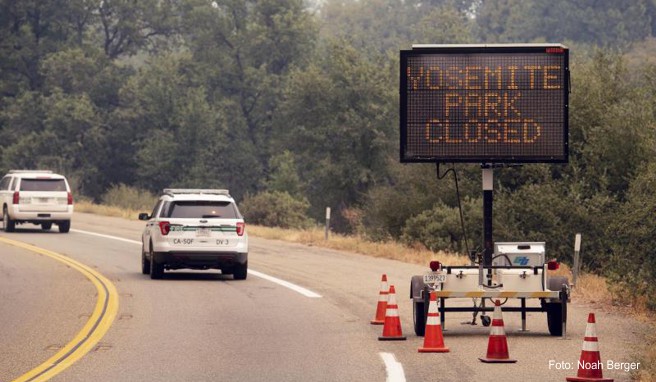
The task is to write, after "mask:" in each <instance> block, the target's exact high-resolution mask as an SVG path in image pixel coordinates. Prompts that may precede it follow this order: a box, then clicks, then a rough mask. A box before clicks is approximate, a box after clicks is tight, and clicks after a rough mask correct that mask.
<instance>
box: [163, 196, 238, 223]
mask: <svg viewBox="0 0 656 382" xmlns="http://www.w3.org/2000/svg"><path fill="white" fill-rule="evenodd" d="M162 217H165V218H182V219H211V218H223V219H239V218H240V217H239V216H238V215H237V211H236V209H235V207H234V205H233V204H232V203H230V202H215V201H203V200H194V201H177V202H172V203H170V204H169V205H168V206H165V208H164V209H163V211H162Z"/></svg>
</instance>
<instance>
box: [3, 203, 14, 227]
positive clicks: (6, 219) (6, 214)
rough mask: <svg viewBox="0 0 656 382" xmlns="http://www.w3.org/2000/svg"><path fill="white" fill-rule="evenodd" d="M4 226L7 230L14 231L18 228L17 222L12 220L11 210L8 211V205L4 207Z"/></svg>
mask: <svg viewBox="0 0 656 382" xmlns="http://www.w3.org/2000/svg"><path fill="white" fill-rule="evenodd" d="M2 226H3V228H4V230H5V232H14V230H15V229H16V222H14V221H13V220H11V218H10V217H9V211H7V206H5V207H4V208H3V209H2Z"/></svg>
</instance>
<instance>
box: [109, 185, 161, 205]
mask: <svg viewBox="0 0 656 382" xmlns="http://www.w3.org/2000/svg"><path fill="white" fill-rule="evenodd" d="M101 199H102V200H101V201H102V204H105V205H108V206H114V207H120V208H125V209H128V210H135V211H150V210H151V209H152V208H153V206H154V205H155V202H157V195H154V194H153V193H151V192H149V191H146V190H142V189H139V188H136V187H131V186H127V185H125V184H116V185H113V186H111V187H110V188H109V190H107V191H106V192H105V193H104V194H103V195H102V197H101Z"/></svg>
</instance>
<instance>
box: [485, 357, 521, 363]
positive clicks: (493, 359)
mask: <svg viewBox="0 0 656 382" xmlns="http://www.w3.org/2000/svg"><path fill="white" fill-rule="evenodd" d="M479 359H480V360H481V362H485V363H515V362H517V360H516V359H510V358H502V359H499V358H479Z"/></svg>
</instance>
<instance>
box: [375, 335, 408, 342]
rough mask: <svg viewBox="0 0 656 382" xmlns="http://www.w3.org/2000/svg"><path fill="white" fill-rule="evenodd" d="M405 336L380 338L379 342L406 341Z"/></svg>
mask: <svg viewBox="0 0 656 382" xmlns="http://www.w3.org/2000/svg"><path fill="white" fill-rule="evenodd" d="M405 340H406V338H405V336H394V337H382V336H381V337H378V341H405Z"/></svg>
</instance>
